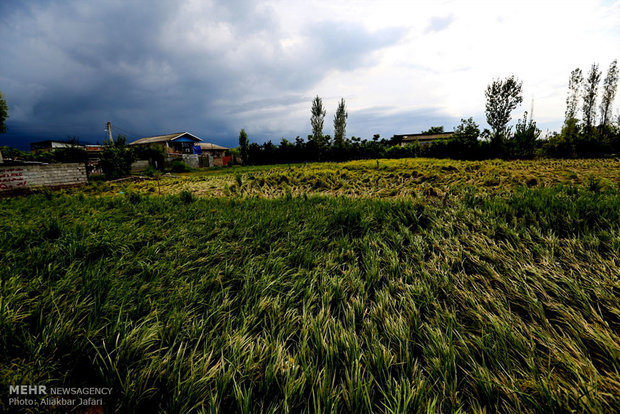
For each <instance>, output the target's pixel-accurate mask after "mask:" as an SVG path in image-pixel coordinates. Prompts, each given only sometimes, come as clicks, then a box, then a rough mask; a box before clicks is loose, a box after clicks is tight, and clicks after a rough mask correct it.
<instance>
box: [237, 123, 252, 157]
mask: <svg viewBox="0 0 620 414" xmlns="http://www.w3.org/2000/svg"><path fill="white" fill-rule="evenodd" d="M249 148H250V140H249V139H248V134H247V133H246V132H245V129H244V128H242V129H241V131H240V132H239V151H240V153H241V162H242V163H243V165H246V164H247V163H248V161H249V159H248V154H249Z"/></svg>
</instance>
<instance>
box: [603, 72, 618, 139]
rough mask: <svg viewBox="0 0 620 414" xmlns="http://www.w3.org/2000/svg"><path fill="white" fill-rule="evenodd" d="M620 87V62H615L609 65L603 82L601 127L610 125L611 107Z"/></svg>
mask: <svg viewBox="0 0 620 414" xmlns="http://www.w3.org/2000/svg"><path fill="white" fill-rule="evenodd" d="M617 87H618V61H617V60H614V61H613V62H611V65H609V70H608V71H607V76H606V77H605V80H604V81H603V96H602V97H601V125H602V126H603V127H606V126H607V125H608V124H609V118H610V115H611V105H612V103H613V102H614V98H615V97H616V89H617Z"/></svg>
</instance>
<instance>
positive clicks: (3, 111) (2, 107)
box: [0, 92, 9, 134]
mask: <svg viewBox="0 0 620 414" xmlns="http://www.w3.org/2000/svg"><path fill="white" fill-rule="evenodd" d="M8 117H9V107H8V105H7V104H6V101H5V100H4V97H3V96H2V92H0V134H4V133H5V132H6V125H5V124H4V123H5V122H6V120H7V118H8Z"/></svg>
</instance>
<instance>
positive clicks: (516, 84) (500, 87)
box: [485, 76, 523, 144]
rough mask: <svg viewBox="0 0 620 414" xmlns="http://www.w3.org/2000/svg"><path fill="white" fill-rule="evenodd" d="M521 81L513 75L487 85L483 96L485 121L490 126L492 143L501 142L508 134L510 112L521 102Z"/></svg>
mask: <svg viewBox="0 0 620 414" xmlns="http://www.w3.org/2000/svg"><path fill="white" fill-rule="evenodd" d="M522 85H523V82H521V81H519V80H518V79H517V78H515V77H514V76H510V77H508V78H506V79H504V80H501V79H497V80H494V81H493V82H492V83H491V84H490V85H488V86H487V89H486V91H485V96H486V99H487V103H486V116H487V123H488V124H489V126H491V129H492V130H493V134H492V136H491V142H492V143H496V144H497V143H499V144H502V143H503V141H504V139H505V137H506V135H507V134H508V128H507V126H508V122H510V113H511V112H512V111H513V110H514V109H515V108H516V107H517V106H519V104H521V102H523V97H522V96H521V87H522Z"/></svg>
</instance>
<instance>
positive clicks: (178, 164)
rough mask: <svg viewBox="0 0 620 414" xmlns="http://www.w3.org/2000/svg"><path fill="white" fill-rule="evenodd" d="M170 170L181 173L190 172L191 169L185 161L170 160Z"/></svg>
mask: <svg viewBox="0 0 620 414" xmlns="http://www.w3.org/2000/svg"><path fill="white" fill-rule="evenodd" d="M170 170H171V171H172V172H176V173H183V172H190V171H191V170H192V169H191V168H190V166H189V165H187V164H186V163H185V162H183V161H181V160H174V161H172V166H171V167H170Z"/></svg>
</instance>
